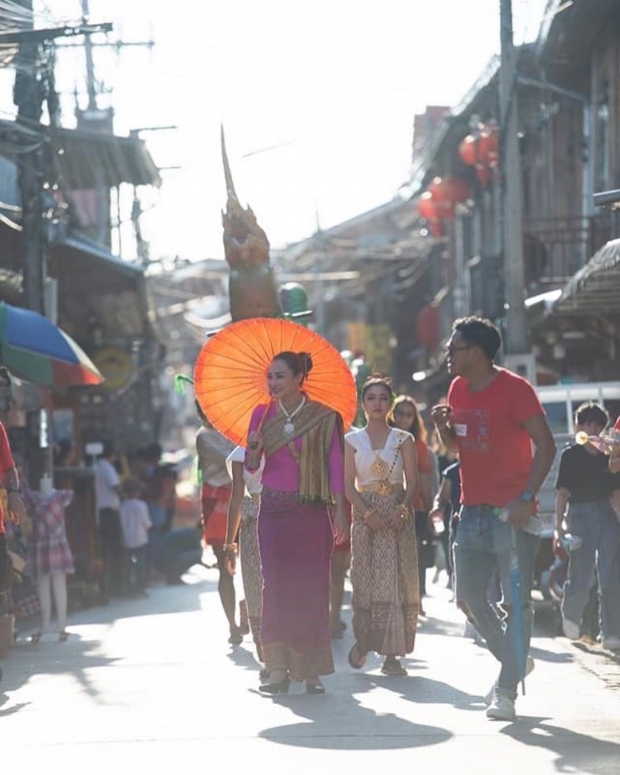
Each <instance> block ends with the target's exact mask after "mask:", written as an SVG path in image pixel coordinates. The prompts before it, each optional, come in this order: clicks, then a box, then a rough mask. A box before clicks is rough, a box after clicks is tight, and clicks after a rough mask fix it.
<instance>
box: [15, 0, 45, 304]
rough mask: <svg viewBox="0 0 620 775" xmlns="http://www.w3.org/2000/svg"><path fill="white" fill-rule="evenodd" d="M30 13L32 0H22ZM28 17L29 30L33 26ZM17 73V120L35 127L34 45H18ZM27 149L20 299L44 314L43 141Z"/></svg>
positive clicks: (30, 142)
mask: <svg viewBox="0 0 620 775" xmlns="http://www.w3.org/2000/svg"><path fill="white" fill-rule="evenodd" d="M22 4H23V5H24V8H25V9H26V10H27V11H30V12H31V13H32V0H22ZM30 18H31V22H30V23H29V25H28V26H29V29H32V28H33V27H34V19H33V17H30ZM15 65H16V74H15V86H14V89H13V100H14V102H15V104H16V105H17V120H18V122H22V123H23V124H24V125H25V126H26V127H28V128H35V127H36V126H37V125H38V124H39V122H40V119H41V113H42V109H43V85H42V82H41V75H40V72H39V46H38V44H37V43H36V42H31V41H24V42H22V43H20V44H19V51H18V54H17V57H16V61H15ZM24 138H25V139H24V144H25V145H26V148H24V150H22V152H21V154H20V157H19V158H20V162H19V165H18V176H19V177H18V180H19V188H20V192H21V200H22V228H23V245H24V248H23V249H24V254H23V286H22V288H23V290H22V292H23V297H24V304H25V306H26V307H27V308H28V309H33V310H35V311H36V312H40V313H42V314H44V313H45V301H44V298H45V297H44V288H45V278H46V276H47V255H46V250H45V240H44V235H43V206H42V195H43V174H42V167H43V164H42V141H39V140H35V138H34V137H33V136H30V137H27V136H25V135H24Z"/></svg>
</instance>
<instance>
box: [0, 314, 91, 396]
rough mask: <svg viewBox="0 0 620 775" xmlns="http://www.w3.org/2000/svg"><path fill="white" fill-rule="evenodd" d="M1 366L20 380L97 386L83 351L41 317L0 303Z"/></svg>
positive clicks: (89, 362) (56, 327) (44, 383)
mask: <svg viewBox="0 0 620 775" xmlns="http://www.w3.org/2000/svg"><path fill="white" fill-rule="evenodd" d="M0 363H1V364H2V365H3V366H6V368H7V369H8V370H9V371H11V372H12V373H13V374H15V375H16V376H17V377H19V378H20V379H25V380H28V381H29V382H35V383H37V384H40V385H50V386H52V387H69V386H70V385H98V384H99V383H101V382H103V377H102V375H101V373H100V372H99V371H98V369H97V367H96V366H95V364H94V363H93V362H92V361H91V360H90V358H89V357H88V355H86V353H85V352H84V351H83V350H82V348H81V347H80V346H79V345H78V344H76V343H75V342H74V341H73V339H71V337H70V336H69V335H68V334H65V332H64V331H62V330H61V329H60V328H58V326H56V325H54V324H53V323H52V322H51V321H50V320H48V319H47V318H46V317H44V316H43V315H39V313H38V312H33V311H32V310H29V309H21V308H20V307H13V306H11V305H10V304H4V303H3V302H0Z"/></svg>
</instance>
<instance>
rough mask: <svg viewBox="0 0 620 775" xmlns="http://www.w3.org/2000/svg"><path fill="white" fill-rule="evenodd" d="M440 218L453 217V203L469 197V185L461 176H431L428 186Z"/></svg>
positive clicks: (464, 200) (463, 200)
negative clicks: (431, 179)
mask: <svg viewBox="0 0 620 775" xmlns="http://www.w3.org/2000/svg"><path fill="white" fill-rule="evenodd" d="M428 190H429V191H430V193H431V195H432V197H433V199H434V200H435V203H436V205H437V210H438V215H439V217H440V218H454V205H455V204H456V203H457V202H466V201H467V200H468V199H469V195H470V192H469V186H468V185H467V183H466V182H465V181H464V180H463V179H462V178H433V181H432V183H431V184H430V186H429V187H428Z"/></svg>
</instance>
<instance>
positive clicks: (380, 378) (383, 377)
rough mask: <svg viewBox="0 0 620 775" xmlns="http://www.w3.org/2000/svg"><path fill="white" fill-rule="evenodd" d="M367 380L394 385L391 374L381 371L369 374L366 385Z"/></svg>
mask: <svg viewBox="0 0 620 775" xmlns="http://www.w3.org/2000/svg"><path fill="white" fill-rule="evenodd" d="M367 382H373V383H374V382H383V383H384V384H386V385H389V386H390V387H392V378H391V377H390V376H389V374H382V373H381V372H380V371H374V372H373V373H372V374H369V375H368V376H367V377H366V379H365V380H364V385H365V384H366V383H367Z"/></svg>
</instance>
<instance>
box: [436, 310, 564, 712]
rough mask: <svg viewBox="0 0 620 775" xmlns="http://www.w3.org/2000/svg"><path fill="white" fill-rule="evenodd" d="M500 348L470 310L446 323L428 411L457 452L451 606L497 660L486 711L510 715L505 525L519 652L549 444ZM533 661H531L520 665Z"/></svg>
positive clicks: (512, 669)
mask: <svg viewBox="0 0 620 775" xmlns="http://www.w3.org/2000/svg"><path fill="white" fill-rule="evenodd" d="M500 346H501V338H500V335H499V331H498V330H497V328H496V327H495V326H494V325H493V324H492V323H491V322H490V321H488V320H483V319H481V318H476V317H470V318H463V319H462V320H457V321H456V322H455V323H454V325H453V327H452V336H451V337H450V341H449V343H448V347H447V351H448V368H449V370H450V373H451V375H452V376H453V377H454V380H453V381H452V384H451V385H450V390H449V392H448V399H447V403H446V404H445V405H442V406H436V407H434V408H433V412H432V416H433V419H434V420H435V423H436V424H437V429H438V431H439V433H440V435H441V437H442V439H443V441H444V443H445V444H446V445H447V446H448V447H449V448H451V449H453V450H455V451H458V453H459V459H460V463H461V487H462V494H461V504H462V507H461V512H460V517H459V524H458V527H457V532H456V541H455V544H454V553H455V570H456V587H457V594H458V600H459V605H461V606H463V607H464V608H465V609H466V611H467V613H468V615H469V616H470V617H471V618H472V619H473V621H474V623H475V625H476V628H477V630H478V631H479V632H480V634H481V635H482V636H483V637H484V639H485V640H486V642H487V645H488V647H489V649H490V651H491V652H492V653H493V655H494V656H495V657H496V658H497V659H498V660H499V662H501V671H500V674H499V678H498V680H497V683H496V685H495V687H494V693H493V700H492V702H491V705H490V706H489V708H488V709H487V716H488V717H489V718H493V719H501V720H512V719H513V718H514V717H515V706H514V703H515V699H516V696H517V687H518V685H519V682H520V680H521V679H522V678H523V675H520V674H519V672H520V671H519V668H518V664H519V660H518V652H517V648H516V638H515V635H514V632H513V622H514V618H513V617H512V616H511V605H510V600H511V587H510V553H511V541H512V538H513V528H514V537H515V542H516V548H517V555H518V558H519V567H520V570H521V576H522V584H521V601H520V604H521V608H522V611H523V617H522V618H523V629H524V643H523V648H524V649H525V653H526V654H527V651H528V649H529V642H530V637H531V631H532V610H531V590H532V585H533V581H534V560H535V557H536V553H537V551H538V543H539V538H538V533H539V532H540V520H539V519H538V518H537V517H536V493H537V492H538V489H539V488H540V486H541V485H542V483H543V481H544V480H545V477H546V475H547V473H548V472H549V469H550V468H551V465H552V463H553V458H554V456H555V443H554V441H553V436H552V434H551V431H550V430H549V426H548V424H547V421H546V418H545V415H544V411H543V408H542V406H541V404H540V401H539V400H538V397H537V395H536V393H535V391H534V389H533V388H532V386H531V385H530V383H529V382H528V381H527V380H525V379H523V378H522V377H519V376H517V375H516V374H513V373H512V372H510V371H507V370H506V369H501V368H499V367H497V366H495V365H494V363H493V360H494V358H495V356H496V354H497V352H498V350H499V348H500ZM532 442H533V443H534V446H535V447H536V452H535V453H534V454H533V453H532ZM496 573H499V578H500V583H501V586H502V593H503V600H504V607H505V608H506V610H507V612H508V617H507V620H506V627H504V621H503V618H502V617H501V616H500V615H499V613H498V611H497V609H496V608H495V607H494V606H492V605H491V604H490V602H489V601H488V599H487V589H488V587H489V583H490V582H491V580H492V578H493V576H494V575H495V574H496ZM532 666H533V662H532V661H531V660H530V661H529V665H526V670H527V671H528V672H529V670H531V667H532ZM528 667H529V669H528Z"/></svg>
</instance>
